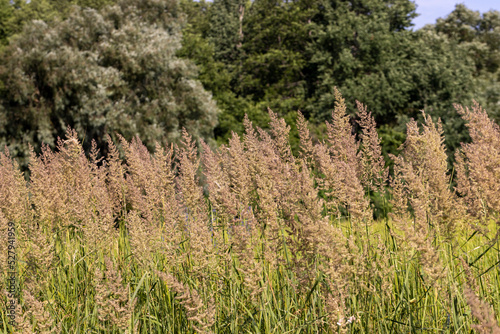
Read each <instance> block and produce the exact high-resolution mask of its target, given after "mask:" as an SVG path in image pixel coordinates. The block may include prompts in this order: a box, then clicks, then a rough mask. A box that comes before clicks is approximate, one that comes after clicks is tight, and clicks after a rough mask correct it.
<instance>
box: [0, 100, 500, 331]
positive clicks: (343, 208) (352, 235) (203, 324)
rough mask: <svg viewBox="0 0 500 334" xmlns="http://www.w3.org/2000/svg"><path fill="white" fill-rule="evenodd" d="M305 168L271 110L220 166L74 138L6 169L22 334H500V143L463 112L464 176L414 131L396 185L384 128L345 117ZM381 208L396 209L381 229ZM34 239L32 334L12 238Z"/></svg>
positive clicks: (2, 285)
mask: <svg viewBox="0 0 500 334" xmlns="http://www.w3.org/2000/svg"><path fill="white" fill-rule="evenodd" d="M336 99H337V104H336V107H335V110H334V111H333V112H332V121H331V122H329V123H328V124H327V126H326V129H327V131H328V133H327V136H326V137H325V138H327V139H325V141H321V142H316V143H315V142H313V140H312V139H311V137H310V134H309V131H308V128H307V127H308V125H307V121H306V120H305V119H304V117H303V116H302V115H301V114H300V113H299V115H298V123H297V126H298V129H299V134H300V147H301V151H300V152H299V154H298V155H297V156H294V155H293V154H292V151H291V149H290V144H289V141H288V136H289V131H290V127H289V126H288V125H287V124H286V123H285V122H284V120H282V119H280V118H279V117H278V116H277V115H276V114H275V113H273V112H272V111H271V110H270V111H269V115H270V119H271V123H270V131H269V132H266V131H264V130H262V129H259V128H255V127H254V126H253V125H252V123H251V122H250V120H249V119H248V118H245V124H244V125H245V129H246V131H245V134H244V135H243V136H239V135H237V134H233V136H232V138H231V139H230V140H229V142H228V143H227V144H225V145H222V146H221V147H219V148H218V149H217V150H212V149H211V148H210V147H209V146H208V145H207V144H205V143H203V142H200V143H199V145H196V141H195V139H194V138H191V137H190V136H189V134H188V133H187V132H185V131H184V132H183V135H182V141H181V143H180V144H179V145H178V146H175V145H166V146H161V145H159V144H158V145H157V146H156V150H155V152H154V153H150V152H148V151H147V149H146V148H145V146H144V145H143V144H142V143H141V141H140V139H139V138H136V139H134V140H132V141H131V142H127V141H126V140H125V139H123V138H121V140H120V142H119V143H113V142H112V141H111V140H108V143H109V150H108V151H109V154H108V155H107V156H105V157H101V156H100V155H99V152H98V151H97V149H96V148H95V145H94V149H93V150H92V152H90V154H89V155H88V156H87V155H86V154H85V153H84V152H83V150H82V147H81V144H80V142H79V140H78V136H77V134H76V132H74V131H73V130H71V129H68V132H67V136H66V139H65V140H60V141H59V145H58V148H57V150H56V151H51V150H50V149H49V148H47V147H45V148H44V150H43V152H42V153H41V154H40V155H36V154H35V153H32V155H31V162H30V172H31V177H30V180H29V182H25V181H24V178H23V175H22V174H21V173H20V171H19V168H18V166H17V164H16V163H15V161H13V160H12V159H11V158H10V156H9V153H8V152H5V153H2V154H1V155H0V232H1V235H0V260H1V264H0V268H1V269H2V277H1V279H0V289H1V291H2V294H1V297H0V300H1V303H2V308H1V310H0V328H1V331H2V332H4V333H11V332H14V331H16V330H17V331H19V332H23V333H462V332H463V333H465V332H471V331H475V332H479V333H498V332H499V331H500V329H499V326H498V318H499V316H500V251H499V247H500V241H499V234H500V232H499V222H500V216H499V214H500V207H499V205H498V199H499V198H500V191H499V189H500V188H498V184H499V182H498V181H499V180H500V146H499V143H500V130H499V127H498V125H496V124H495V123H493V122H492V121H491V120H490V119H489V118H488V116H487V114H486V112H484V110H482V109H481V108H480V107H479V106H478V105H474V106H473V107H471V108H470V109H469V108H463V107H461V106H457V108H458V110H459V112H460V113H461V114H462V116H463V117H464V119H465V120H466V122H467V124H468V126H469V130H470V131H471V138H472V141H471V142H470V143H467V144H464V145H463V147H462V150H461V151H460V152H458V153H457V161H458V163H457V166H456V171H457V177H456V180H455V181H456V184H457V186H456V187H455V188H452V187H451V184H453V182H452V180H453V179H452V175H451V173H450V171H449V170H448V169H447V163H446V158H447V156H446V151H445V148H444V145H443V137H442V129H441V125H440V122H439V121H436V120H433V119H432V118H431V117H430V116H429V115H425V114H424V118H425V123H424V124H423V125H419V124H417V123H416V122H415V121H411V122H410V123H409V124H408V133H407V140H406V142H405V144H404V145H403V147H402V148H401V153H400V154H399V155H398V156H394V157H392V159H393V160H394V163H395V164H394V166H395V167H394V174H393V175H392V176H391V177H389V176H388V169H387V167H386V166H385V165H384V162H383V159H382V155H381V150H380V139H379V138H378V135H377V132H376V128H375V122H374V121H373V118H372V117H371V115H370V114H369V113H368V112H367V108H366V107H365V106H363V105H362V104H360V103H358V109H359V112H358V116H357V119H356V120H357V121H358V123H359V125H360V128H361V133H360V134H359V135H358V136H356V135H355V134H354V132H353V128H352V122H351V121H352V120H351V119H350V117H349V116H348V115H347V113H346V106H345V101H344V100H343V98H342V96H341V95H340V93H339V92H338V91H336ZM373 194H377V195H378V196H379V197H381V198H386V199H388V200H387V202H386V205H387V207H388V208H390V210H391V214H390V216H389V218H387V219H381V220H374V219H373V208H374V202H373V200H372V198H373ZM9 222H13V223H14V224H15V227H16V229H15V230H16V232H15V237H16V239H15V240H16V243H15V250H16V253H17V262H16V270H17V276H16V277H17V280H16V296H15V298H14V301H15V302H16V303H17V309H16V316H17V317H16V321H17V325H16V326H11V325H10V324H9V319H8V317H7V311H6V310H7V306H8V305H9V303H12V300H13V299H12V298H8V293H7V292H8V284H9V281H8V274H7V272H8V270H7V254H8V250H9V243H8V226H9Z"/></svg>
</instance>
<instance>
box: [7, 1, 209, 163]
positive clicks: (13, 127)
mask: <svg viewBox="0 0 500 334" xmlns="http://www.w3.org/2000/svg"><path fill="white" fill-rule="evenodd" d="M182 22H183V19H182V15H181V13H180V11H179V7H178V4H177V2H176V1H174V0H122V1H119V2H118V3H117V4H116V5H113V6H108V7H104V8H102V9H101V10H95V9H81V8H79V7H73V9H72V12H71V13H70V14H69V16H68V18H67V19H65V20H63V21H59V22H56V23H51V24H47V23H45V22H43V21H33V22H32V23H31V24H28V25H27V26H26V27H25V28H24V30H23V32H22V33H21V34H20V35H19V36H17V37H16V38H14V39H13V40H11V42H10V45H9V46H8V47H7V48H6V49H5V50H4V52H3V53H2V54H0V82H2V83H3V84H2V85H1V86H0V146H2V147H3V146H4V145H7V147H8V148H9V150H10V152H11V155H12V156H14V157H18V158H19V159H20V160H21V164H25V163H26V159H27V157H28V156H29V144H31V145H33V146H34V148H35V150H37V149H39V148H40V145H41V143H48V144H49V145H54V144H55V141H56V138H57V137H58V136H61V137H62V136H63V135H64V133H65V131H66V127H67V126H70V127H72V128H74V129H76V130H77V132H78V133H79V134H80V135H81V136H82V137H83V136H84V146H85V145H87V146H90V141H91V139H95V140H96V141H97V144H98V146H99V147H101V148H105V147H106V144H105V143H106V140H105V135H106V134H107V133H109V134H110V135H112V136H114V135H115V133H120V134H121V135H123V136H124V137H125V138H128V139H131V137H133V136H134V135H139V136H140V138H141V139H142V140H143V142H144V143H145V144H146V145H147V146H149V147H150V148H153V147H154V142H155V141H164V140H169V141H176V139H177V138H179V137H180V133H181V129H182V128H183V127H185V128H186V129H187V130H188V131H189V133H191V134H192V135H193V136H194V137H195V138H197V137H202V138H206V139H209V140H210V139H211V138H212V137H213V128H214V127H215V125H216V123H217V112H218V110H217V107H216V105H215V102H214V101H213V100H212V96H211V94H210V93H208V92H207V91H205V90H204V89H203V86H202V85H201V83H200V82H199V81H198V80H197V69H196V66H195V65H193V64H192V63H191V62H190V61H189V60H186V59H180V58H178V57H177V56H176V52H177V51H178V50H179V48H180V47H181V25H182Z"/></svg>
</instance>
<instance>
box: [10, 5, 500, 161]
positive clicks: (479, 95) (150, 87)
mask: <svg viewBox="0 0 500 334" xmlns="http://www.w3.org/2000/svg"><path fill="white" fill-rule="evenodd" d="M415 10H416V8H415V4H414V3H413V2H412V1H410V0H358V1H342V0H297V1H276V0H255V1H253V2H251V1H243V0H214V1H213V2H205V1H193V0H181V1H180V3H179V2H176V1H173V0H161V1H137V0H121V1H117V0H64V1H54V0H32V1H29V2H27V1H24V0H16V1H9V0H0V50H1V51H0V124H1V125H2V127H1V129H0V144H1V145H2V146H3V145H7V146H8V147H9V149H10V151H11V153H12V154H13V156H16V157H18V158H20V159H21V160H23V159H26V158H27V156H28V155H29V145H30V144H31V145H33V146H34V147H35V150H39V148H40V147H41V146H40V145H41V143H42V142H46V143H48V144H49V145H50V146H52V147H54V145H55V142H56V138H57V136H62V135H63V134H64V132H65V129H66V127H67V126H71V127H73V128H75V129H77V131H78V132H79V133H80V134H82V135H84V136H85V138H96V139H97V141H98V146H100V147H101V148H105V145H103V143H104V138H105V134H106V133H110V134H111V135H114V133H115V132H119V133H121V134H122V135H124V136H125V137H126V138H127V139H130V138H132V136H133V135H135V134H139V135H140V136H141V138H142V139H143V140H144V142H145V144H146V145H147V146H148V147H149V148H153V147H154V141H156V140H160V141H163V140H165V139H168V140H174V141H175V140H176V138H179V135H180V129H181V128H182V127H186V128H188V130H189V131H190V132H191V133H192V134H194V135H195V136H201V137H204V138H205V139H208V140H210V139H213V138H215V139H216V140H217V141H219V142H224V141H225V140H226V139H228V138H229V137H230V136H231V131H235V132H237V133H242V131H243V127H242V124H243V122H242V121H243V118H244V115H245V114H247V115H248V116H249V118H250V119H252V120H253V121H254V122H255V124H257V125H259V126H262V127H266V126H267V124H268V121H269V119H268V113H267V108H268V107H269V108H271V109H272V110H274V111H276V112H277V113H278V114H279V115H280V116H282V117H284V118H285V119H286V120H287V121H289V122H290V123H291V124H292V132H291V135H292V147H294V148H297V145H298V144H297V143H298V140H297V131H296V128H295V127H294V126H293V124H294V121H295V117H296V116H295V115H296V111H297V110H301V111H302V113H303V114H304V115H305V117H306V118H307V119H308V120H309V121H310V122H311V124H312V127H313V133H314V135H315V136H316V137H320V138H321V137H322V136H323V135H322V134H323V133H324V129H323V128H322V125H321V124H323V121H324V120H325V119H326V118H327V117H328V115H329V114H330V112H331V110H332V108H333V104H334V98H333V92H334V87H338V88H339V89H340V91H341V92H342V93H343V94H344V96H345V98H346V101H347V103H348V112H349V113H351V114H354V112H355V102H356V99H358V100H360V101H361V102H362V103H365V104H366V105H367V106H368V108H369V109H370V110H371V111H372V113H373V115H374V117H375V120H376V121H377V123H378V124H379V125H380V128H379V133H380V135H381V137H382V145H383V151H384V153H385V154H387V153H391V152H394V151H395V150H396V149H397V147H398V146H399V145H400V144H401V143H402V142H403V141H404V137H405V134H404V126H405V124H406V123H407V122H408V121H409V119H410V118H417V119H421V120H422V115H421V110H422V109H424V110H425V111H426V112H427V113H428V114H429V115H431V116H432V117H433V118H434V119H435V120H437V118H438V117H439V118H441V119H442V122H443V129H444V133H445V137H446V144H447V146H448V148H449V149H450V151H451V152H453V151H454V149H455V148H456V147H457V146H458V143H460V142H461V141H467V134H466V133H467V132H466V131H464V125H463V121H462V120H461V118H460V117H457V115H456V112H455V109H454V108H453V105H452V103H455V102H457V103H463V104H470V103H472V100H473V99H474V100H476V101H478V102H479V103H481V104H482V105H483V106H485V108H486V109H487V110H488V112H489V113H490V116H491V117H492V118H493V119H496V120H498V119H499V118H500V117H499V115H500V104H499V103H500V89H499V88H500V86H499V80H500V70H499V68H500V13H499V12H498V11H489V12H487V13H483V14H480V13H479V12H474V11H471V10H469V9H467V8H466V7H465V6H464V5H457V6H456V8H455V10H454V11H453V12H452V13H451V14H450V15H449V16H448V17H446V18H442V19H438V21H437V22H436V23H435V24H434V25H428V26H426V27H424V28H422V29H419V30H416V31H415V30H414V29H413V28H412V25H413V24H412V19H413V18H415V17H416V15H417V14H416V11H415ZM200 83H201V84H200ZM210 94H212V96H211V95H210ZM84 145H86V146H85V147H87V148H89V147H90V143H87V142H86V141H84Z"/></svg>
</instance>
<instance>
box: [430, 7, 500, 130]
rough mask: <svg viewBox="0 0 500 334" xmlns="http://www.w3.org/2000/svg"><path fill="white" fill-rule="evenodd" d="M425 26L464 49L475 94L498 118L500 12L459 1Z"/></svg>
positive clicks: (499, 115) (499, 94) (499, 112)
mask: <svg viewBox="0 0 500 334" xmlns="http://www.w3.org/2000/svg"><path fill="white" fill-rule="evenodd" d="M426 29H429V30H434V31H436V32H437V33H441V34H444V35H445V36H447V37H448V38H449V39H450V41H452V42H455V43H457V44H459V45H460V47H461V48H464V49H466V50H467V52H468V54H469V56H470V58H471V59H472V60H473V62H474V64H475V67H476V71H475V73H474V75H475V77H476V78H477V83H476V84H475V85H474V87H473V88H474V98H475V99H477V100H478V101H479V102H481V104H483V105H484V106H485V107H486V109H487V110H488V111H489V112H490V114H491V115H492V117H493V118H495V119H497V120H500V105H499V102H500V12H499V11H496V10H491V11H488V12H486V13H483V14H480V13H479V12H478V11H473V10H470V9H468V8H467V7H465V5H463V4H458V5H456V7H455V10H454V11H453V12H452V13H450V15H448V16H447V17H446V18H440V19H438V20H437V22H436V24H435V25H432V26H428V27H426Z"/></svg>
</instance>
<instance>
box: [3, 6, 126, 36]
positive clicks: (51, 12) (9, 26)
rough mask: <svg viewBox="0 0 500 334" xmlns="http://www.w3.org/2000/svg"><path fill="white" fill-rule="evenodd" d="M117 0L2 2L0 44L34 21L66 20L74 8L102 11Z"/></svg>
mask: <svg viewBox="0 0 500 334" xmlns="http://www.w3.org/2000/svg"><path fill="white" fill-rule="evenodd" d="M116 2H117V0H29V1H27V0H0V43H2V44H6V43H7V40H8V38H9V37H10V36H12V35H14V34H17V33H20V32H21V31H22V29H23V27H24V26H25V25H26V24H28V23H30V22H31V21H33V20H42V21H45V22H52V21H54V20H57V19H65V18H67V16H68V15H69V13H70V11H71V8H72V7H73V6H80V7H83V8H94V9H100V8H102V7H104V6H106V5H109V4H112V3H116Z"/></svg>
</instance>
